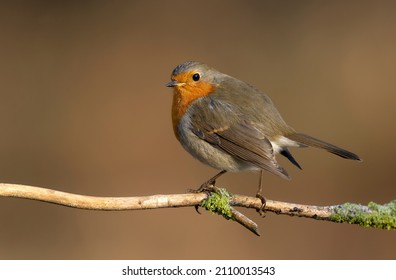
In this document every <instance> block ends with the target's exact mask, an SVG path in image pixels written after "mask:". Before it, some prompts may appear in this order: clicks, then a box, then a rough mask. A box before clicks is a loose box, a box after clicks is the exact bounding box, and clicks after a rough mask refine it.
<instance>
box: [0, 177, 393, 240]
mask: <svg viewBox="0 0 396 280" xmlns="http://www.w3.org/2000/svg"><path fill="white" fill-rule="evenodd" d="M216 189H217V188H216ZM221 190H222V191H221V192H218V193H216V195H217V196H216V195H215V193H186V194H167V195H165V194H159V195H151V196H138V197H97V196H87V195H79V194H72V193H67V192H61V191H56V190H52V189H46V188H40V187H33V186H26V185H17V184H4V183H0V197H16V198H25V199H32V200H38V201H43V202H49V203H54V204H58V205H62V206H68V207H72V208H78V209H86V210H105V211H123V210H147V209H159V208H171V207H187V206H195V207H198V206H201V207H204V208H206V209H207V210H210V211H212V212H215V213H218V214H221V215H223V216H224V217H225V218H227V219H231V220H235V221H236V222H238V223H240V224H241V225H243V226H244V227H246V228H247V229H249V230H250V231H252V232H253V233H255V234H256V235H259V233H258V227H257V224H256V223H255V222H253V221H252V220H250V219H249V218H247V217H246V216H245V215H243V214H242V213H240V212H238V211H237V210H235V208H234V207H236V206H238V207H245V208H253V209H256V210H259V209H260V208H261V206H262V203H261V200H260V199H258V198H256V197H249V196H244V195H238V194H229V193H227V192H226V191H225V190H224V189H221ZM214 198H216V199H214ZM209 201H210V203H208V202H209ZM216 204H219V205H216ZM208 205H210V206H208ZM264 211H268V212H274V213H276V214H284V215H289V216H298V217H305V218H313V219H316V220H325V221H332V222H337V223H350V224H358V225H361V226H365V227H374V228H381V229H396V200H394V201H391V202H389V203H388V204H384V205H379V204H376V203H373V202H370V203H369V204H368V205H367V206H364V205H359V204H352V203H344V204H341V205H332V206H313V205H302V204H295V203H288V202H281V201H274V200H267V201H266V205H265V207H264Z"/></svg>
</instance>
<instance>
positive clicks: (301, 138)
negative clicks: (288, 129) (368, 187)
mask: <svg viewBox="0 0 396 280" xmlns="http://www.w3.org/2000/svg"><path fill="white" fill-rule="evenodd" d="M286 137H287V138H289V139H290V140H293V141H295V142H297V143H298V144H300V145H302V146H310V147H315V148H319V149H323V150H326V151H328V152H330V153H332V154H335V155H337V156H340V157H343V158H346V159H351V160H359V161H361V159H360V157H359V156H358V155H356V154H354V153H352V152H349V151H347V150H344V149H342V148H339V147H337V146H334V145H332V144H329V143H327V142H324V141H322V140H319V139H316V138H314V137H311V136H308V135H306V134H303V133H293V134H290V135H287V136H286Z"/></svg>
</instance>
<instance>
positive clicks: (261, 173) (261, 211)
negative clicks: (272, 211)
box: [256, 170, 267, 217]
mask: <svg viewBox="0 0 396 280" xmlns="http://www.w3.org/2000/svg"><path fill="white" fill-rule="evenodd" d="M262 182H263V170H261V171H260V180H259V187H258V190H257V193H256V197H257V198H259V199H260V200H261V203H262V204H261V207H260V209H258V210H257V212H258V213H259V214H260V216H262V217H264V216H265V214H264V213H265V211H264V208H265V204H266V202H267V201H266V199H265V197H264V196H263V195H262V194H261V191H262V190H263V185H262Z"/></svg>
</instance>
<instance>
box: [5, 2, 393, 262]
mask: <svg viewBox="0 0 396 280" xmlns="http://www.w3.org/2000/svg"><path fill="white" fill-rule="evenodd" d="M9 2H10V3H8V4H4V3H3V4H1V6H0V34H1V44H0V61H1V62H0V63H1V64H0V131H1V132H0V133H1V134H0V135H1V136H0V181H1V182H5V183H20V184H28V185H34V186H42V187H49V188H53V189H57V190H63V191H67V192H74V193H80V194H88V195H97V196H134V195H150V194H160V193H164V194H170V193H183V192H185V190H186V189H187V188H191V187H197V186H198V185H199V184H200V183H202V182H203V181H204V180H206V179H208V178H209V177H210V176H212V175H213V174H214V173H215V172H216V170H213V169H211V168H209V167H207V166H204V165H202V164H201V163H199V162H198V161H196V160H195V159H193V158H192V157H191V156H190V155H189V154H187V153H186V152H185V151H184V150H183V149H182V147H181V146H180V145H179V143H178V142H177V140H176V139H175V138H174V135H173V131H172V126H171V120H170V105H171V99H172V93H171V90H170V89H168V88H166V87H165V86H164V84H165V83H166V82H167V81H168V80H169V77H170V73H171V71H172V69H173V68H174V66H176V65H177V64H179V63H182V62H184V61H186V60H198V61H202V62H206V63H208V64H210V65H212V66H214V67H215V68H217V69H219V70H221V71H223V72H225V73H227V74H230V75H232V76H235V77H238V78H239V79H241V80H244V81H247V82H249V83H252V84H254V85H255V86H257V87H258V88H260V89H262V90H264V91H266V92H267V93H268V94H269V95H270V96H271V98H272V99H273V101H274V102H275V104H276V105H277V107H278V109H279V110H280V112H281V113H282V115H283V117H284V118H285V120H286V121H287V122H288V123H289V124H290V125H292V126H293V127H295V128H296V129H297V130H299V131H302V132H306V133H308V134H311V135H313V136H316V137H318V138H321V139H323V140H327V141H329V142H331V143H334V144H337V145H340V146H341V147H344V148H347V149H350V150H351V151H353V152H356V153H357V154H359V155H360V156H361V157H362V158H363V159H364V162H363V163H357V162H352V161H346V160H342V159H340V158H338V157H335V156H332V155H330V154H327V153H325V152H321V151H318V150H315V149H299V150H296V149H294V150H293V151H292V152H293V154H294V155H295V157H296V158H297V159H298V161H299V162H300V163H301V165H302V166H303V168H304V170H303V171H300V170H298V169H296V168H295V167H294V166H292V165H291V164H290V163H289V162H286V161H285V160H284V159H280V162H281V164H282V165H283V166H284V167H285V168H286V169H287V170H288V171H289V173H290V174H291V176H292V177H293V180H292V181H290V182H288V181H286V180H282V179H280V178H278V177H276V176H274V175H272V174H270V173H267V174H266V176H265V195H266V196H267V198H270V199H275V200H282V201H289V202H295V203H305V204H313V205H331V204H339V203H343V202H347V201H349V202H357V203H362V204H366V203H368V202H369V201H375V202H378V203H385V202H388V201H390V200H392V199H395V198H396V188H395V183H394V181H395V179H394V177H395V176H394V172H395V168H396V164H395V161H394V157H395V152H396V147H395V140H396V131H395V124H394V123H395V117H396V110H395V102H396V94H395V93H396V84H395V74H396V51H395V50H396V16H395V14H396V3H395V2H394V1H326V2H325V1H205V0H201V1H117V2H116V3H110V2H108V1H25V2H23V1H15V2H11V1H9ZM257 182H258V175H256V174H254V173H239V174H227V175H225V176H224V177H222V178H221V179H220V180H219V181H218V184H219V185H220V186H223V187H227V188H228V189H229V190H230V191H231V192H234V193H241V194H250V195H254V194H255V191H256V186H257ZM243 212H244V213H246V214H247V215H248V216H249V217H251V218H253V219H254V220H255V221H257V222H258V223H259V226H260V231H261V234H262V236H261V237H256V236H254V235H253V234H251V233H250V232H248V231H247V230H246V229H244V228H242V227H241V226H239V225H237V224H235V223H232V222H229V221H225V220H224V219H222V218H221V217H218V216H214V215H211V214H208V213H203V214H202V215H197V214H196V213H195V211H194V209H193V208H183V209H164V210H153V211H135V212H95V211H83V210H76V209H71V208H66V207H60V206H56V205H51V204H46V203H41V202H36V201H28V200H22V199H13V198H0V222H1V226H0V258H2V259H70V258H71V259H394V258H395V256H396V253H395V252H396V250H395V249H396V234H395V232H394V231H383V230H376V229H366V228H360V227H358V226H354V225H345V224H334V223H329V222H321V221H314V220H311V219H302V218H291V217H287V216H277V215H275V214H272V213H268V214H267V217H266V218H265V219H261V218H260V217H259V216H258V215H257V214H256V212H255V211H253V210H246V211H245V210H243Z"/></svg>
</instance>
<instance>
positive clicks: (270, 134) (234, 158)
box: [166, 61, 360, 199]
mask: <svg viewBox="0 0 396 280" xmlns="http://www.w3.org/2000/svg"><path fill="white" fill-rule="evenodd" d="M166 86H167V87H173V104H172V122H173V130H174V133H175V135H176V138H177V139H178V140H179V141H180V143H181V145H182V146H183V147H184V149H186V150H187V151H188V152H189V153H190V154H191V155H192V156H193V157H195V158H197V159H198V160H200V161H201V162H203V163H205V164H207V165H210V166H212V167H214V168H216V169H219V170H221V171H220V173H218V174H217V175H216V176H214V177H213V178H211V179H210V180H208V181H207V182H206V183H204V184H203V185H202V186H201V188H200V190H201V191H202V190H203V188H205V187H207V186H209V185H211V184H214V183H215V180H216V179H217V178H218V177H219V176H220V175H222V174H224V173H225V172H227V171H261V174H262V170H267V171H269V172H271V173H274V174H276V175H278V176H280V177H282V178H285V179H289V175H288V174H287V172H286V170H285V169H283V168H282V167H281V166H280V165H279V164H278V162H277V161H276V159H275V155H277V154H281V155H283V156H285V157H286V158H287V159H288V160H289V161H290V162H291V163H293V164H294V165H295V166H297V167H298V168H300V169H301V167H300V165H299V164H298V162H297V161H296V160H295V159H294V157H293V156H292V154H291V153H290V151H289V149H288V148H289V147H307V146H310V147H315V148H320V149H323V150H326V151H328V152H330V153H333V154H335V155H337V156H340V157H342V158H346V159H352V160H360V158H359V156H357V155H356V154H354V153H351V152H349V151H347V150H344V149H342V148H339V147H337V146H334V145H332V144H329V143H326V142H324V141H322V140H319V139H316V138H314V137H311V136H308V135H306V134H302V133H298V132H296V131H295V130H294V129H293V128H291V127H290V126H289V125H287V124H286V123H285V121H284V120H283V119H282V117H281V115H280V114H279V112H278V110H277V109H276V108H275V106H274V104H273V103H272V101H271V99H270V98H269V97H268V96H267V95H266V94H265V93H264V92H262V91H260V90H258V89H256V88H255V87H253V86H252V85H250V84H247V83H245V82H243V81H240V80H238V79H236V78H233V77H231V76H229V75H226V74H223V73H221V72H219V71H217V70H216V69H213V68H212V67H210V66H208V65H206V64H203V63H200V62H194V61H189V62H185V63H183V64H180V65H178V66H177V67H176V68H175V69H174V70H173V72H172V75H171V81H170V82H169V83H167V84H166ZM261 177H262V176H261ZM261 177H260V186H259V190H258V192H257V196H258V197H260V198H262V199H263V197H262V196H261V195H260V192H261Z"/></svg>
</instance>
